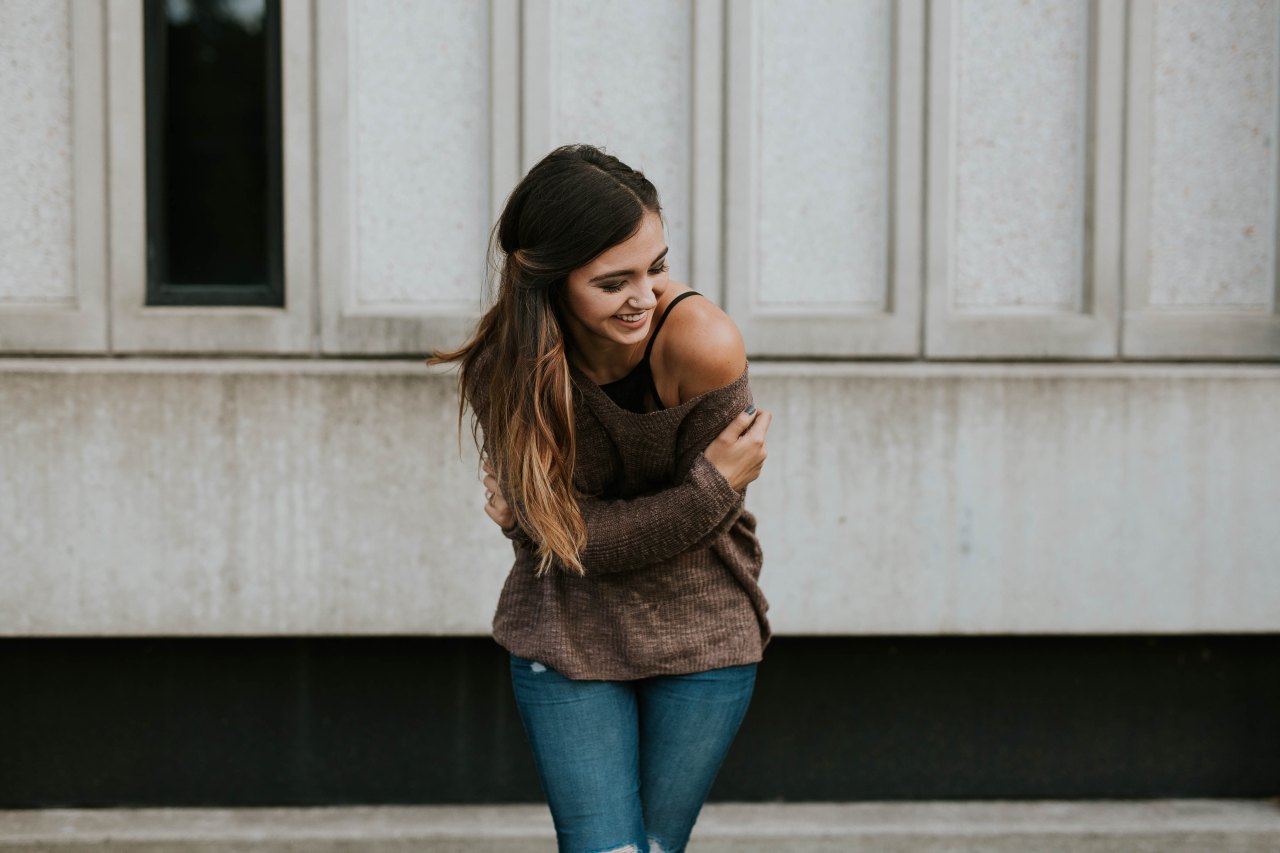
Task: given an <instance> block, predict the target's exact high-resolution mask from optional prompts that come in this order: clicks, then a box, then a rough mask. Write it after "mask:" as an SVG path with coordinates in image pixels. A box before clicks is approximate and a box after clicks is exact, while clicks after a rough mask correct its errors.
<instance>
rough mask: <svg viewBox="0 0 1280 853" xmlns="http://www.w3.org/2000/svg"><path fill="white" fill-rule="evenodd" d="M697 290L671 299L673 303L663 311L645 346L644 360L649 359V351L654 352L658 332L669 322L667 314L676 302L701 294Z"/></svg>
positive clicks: (688, 291) (687, 291)
mask: <svg viewBox="0 0 1280 853" xmlns="http://www.w3.org/2000/svg"><path fill="white" fill-rule="evenodd" d="M701 295H702V294H701V293H698V291H696V290H686V291H685V292H684V293H682V294H680V295H679V296H677V297H676V298H675V299H672V300H671V304H670V305H668V306H667V310H666V311H663V312H662V316H661V317H659V318H658V325H656V326H654V328H653V334H652V335H650V336H649V345H648V346H647V347H645V348H644V360H645V361H648V360H649V353H651V352H653V342H654V341H656V340H657V339H658V332H660V331H662V324H663V323H665V322H667V315H668V314H670V313H671V309H672V308H675V307H676V303H677V302H679V301H680V300H681V299H684V298H685V297H686V296H701Z"/></svg>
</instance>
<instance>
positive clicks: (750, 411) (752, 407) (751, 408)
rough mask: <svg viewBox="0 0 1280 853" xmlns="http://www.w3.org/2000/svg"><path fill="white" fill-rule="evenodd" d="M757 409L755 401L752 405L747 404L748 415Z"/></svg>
mask: <svg viewBox="0 0 1280 853" xmlns="http://www.w3.org/2000/svg"><path fill="white" fill-rule="evenodd" d="M755 410H756V404H755V403H752V404H751V405H749V406H747V414H748V415H749V414H752V413H753V412H755Z"/></svg>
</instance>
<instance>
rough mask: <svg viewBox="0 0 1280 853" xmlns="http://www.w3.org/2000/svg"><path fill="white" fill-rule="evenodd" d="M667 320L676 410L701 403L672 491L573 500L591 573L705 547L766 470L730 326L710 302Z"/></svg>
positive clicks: (513, 530)
mask: <svg viewBox="0 0 1280 853" xmlns="http://www.w3.org/2000/svg"><path fill="white" fill-rule="evenodd" d="M686 302H687V300H686ZM702 302H703V300H694V303H702ZM689 304H690V308H693V307H694V306H693V303H689ZM672 316H673V318H674V317H675V316H681V318H682V322H681V323H680V325H679V326H676V325H674V324H672V325H671V326H669V327H668V329H669V331H668V334H667V335H665V336H664V337H663V338H662V339H660V343H662V342H665V347H664V348H663V349H664V351H663V353H662V355H663V357H664V361H667V362H668V363H671V364H673V365H679V366H680V370H679V372H678V375H676V376H674V377H673V379H675V380H677V381H678V384H679V399H678V401H677V402H676V405H681V404H683V403H685V402H686V401H688V400H691V399H693V398H694V397H699V396H703V395H705V398H704V399H703V400H701V401H700V402H699V403H698V404H697V405H696V406H695V407H694V408H693V409H692V410H691V411H690V412H689V413H688V414H687V415H686V418H685V421H684V423H683V425H682V429H681V435H682V437H683V444H684V446H682V447H679V448H673V453H675V454H677V457H678V461H677V468H676V482H675V484H674V485H672V486H669V487H665V488H663V489H661V490H659V491H656V492H653V493H650V494H646V495H640V496H636V497H631V498H623V499H616V500H606V499H602V498H593V497H579V499H578V506H579V510H580V511H581V513H582V518H583V521H584V522H585V524H586V527H587V544H586V547H585V548H584V550H583V551H582V553H581V555H580V557H581V561H582V564H583V566H584V567H585V568H586V570H587V573H588V574H604V573H611V572H619V571H629V570H633V569H637V568H641V567H643V566H646V565H650V564H652V563H655V562H659V561H662V560H666V559H669V558H671V557H674V556H676V555H678V554H681V553H684V552H686V551H690V550H695V549H697V548H700V547H705V546H706V545H708V544H710V542H711V541H713V540H714V539H715V538H716V537H718V536H719V535H720V534H722V533H723V532H724V531H725V530H727V529H728V528H729V527H731V526H732V525H733V523H734V521H735V520H736V519H737V517H738V515H739V514H740V512H741V511H742V506H743V493H744V492H745V489H746V486H747V484H748V483H750V482H751V481H753V480H755V479H756V477H757V476H759V472H760V466H761V465H762V464H763V462H764V456H765V447H764V434H765V432H766V431H767V430H768V426H769V422H770V415H769V413H768V412H763V411H761V412H754V406H751V405H750V404H751V390H750V387H749V385H748V382H747V362H746V350H745V347H744V346H743V342H742V336H741V334H740V333H739V332H738V329H737V326H735V325H734V323H733V321H732V320H731V319H730V318H729V317H728V315H726V314H724V312H722V311H721V310H720V309H719V308H718V307H717V306H715V305H714V303H711V302H706V303H705V305H702V304H699V305H698V311H697V314H695V312H694V311H693V310H688V311H683V312H675V313H674V314H673V315H672ZM682 327H683V328H682ZM656 354H657V350H656V349H655V355H656ZM744 410H746V411H744ZM485 483H486V485H487V486H488V487H489V488H490V489H491V490H493V491H494V492H498V493H499V496H498V497H496V498H495V502H496V503H499V504H500V506H501V507H503V508H504V509H505V508H506V507H507V504H506V501H505V498H503V497H502V496H501V494H502V490H501V488H500V486H499V484H498V481H497V479H496V478H494V477H493V472H492V470H490V472H489V476H488V477H486V479H485ZM489 515H490V517H493V518H494V520H495V521H498V523H499V524H500V525H501V526H502V532H503V535H505V536H506V537H507V538H509V539H511V540H513V541H515V542H517V543H524V544H526V545H528V546H529V547H536V546H535V544H534V542H533V540H532V538H531V537H530V536H529V535H528V533H527V532H526V531H524V530H523V529H522V528H521V527H520V526H519V525H518V524H517V523H516V522H515V515H514V514H513V513H511V512H510V510H509V509H507V510H506V514H505V515H502V514H501V513H495V512H493V511H490V512H489Z"/></svg>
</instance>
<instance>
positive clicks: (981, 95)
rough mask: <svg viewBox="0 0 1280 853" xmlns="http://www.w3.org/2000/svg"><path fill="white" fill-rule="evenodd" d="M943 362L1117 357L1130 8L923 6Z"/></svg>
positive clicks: (934, 318)
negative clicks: (1125, 49) (1126, 14)
mask: <svg viewBox="0 0 1280 853" xmlns="http://www.w3.org/2000/svg"><path fill="white" fill-rule="evenodd" d="M930 9H931V20H930V33H931V44H930V65H931V74H932V76H931V85H930V104H929V111H930V112H929V114H930V120H929V128H930V138H929V174H930V180H929V205H928V216H929V238H928V240H929V269H928V276H929V310H928V316H927V318H926V324H927V331H926V341H927V352H928V354H929V355H930V356H934V357H944V358H945V357H962V358H975V357H976V358H982V357H1032V358H1035V357H1085V358H1089V357H1103V358H1105V357H1113V356H1114V355H1115V354H1116V349H1117V345H1116V313H1117V303H1118V293H1119V260H1120V233H1119V225H1120V220H1119V214H1118V211H1119V205H1120V155H1121V150H1120V146H1121V136H1120V128H1121V111H1122V108H1123V100H1122V88H1121V80H1120V77H1121V73H1122V58H1123V29H1124V7H1123V5H1122V4H1118V3H1099V2H1096V0H1045V2H1039V3H1033V4H1028V3H989V2H973V0H951V2H948V0H940V2H937V3H935V4H934V5H932V6H931V7H930Z"/></svg>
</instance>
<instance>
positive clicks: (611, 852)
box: [596, 844, 640, 853]
mask: <svg viewBox="0 0 1280 853" xmlns="http://www.w3.org/2000/svg"><path fill="white" fill-rule="evenodd" d="M596 853H640V848H639V847H637V846H635V845H634V844H624V845H622V846H621V847H610V848H609V849H608V850H598V851H596Z"/></svg>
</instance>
